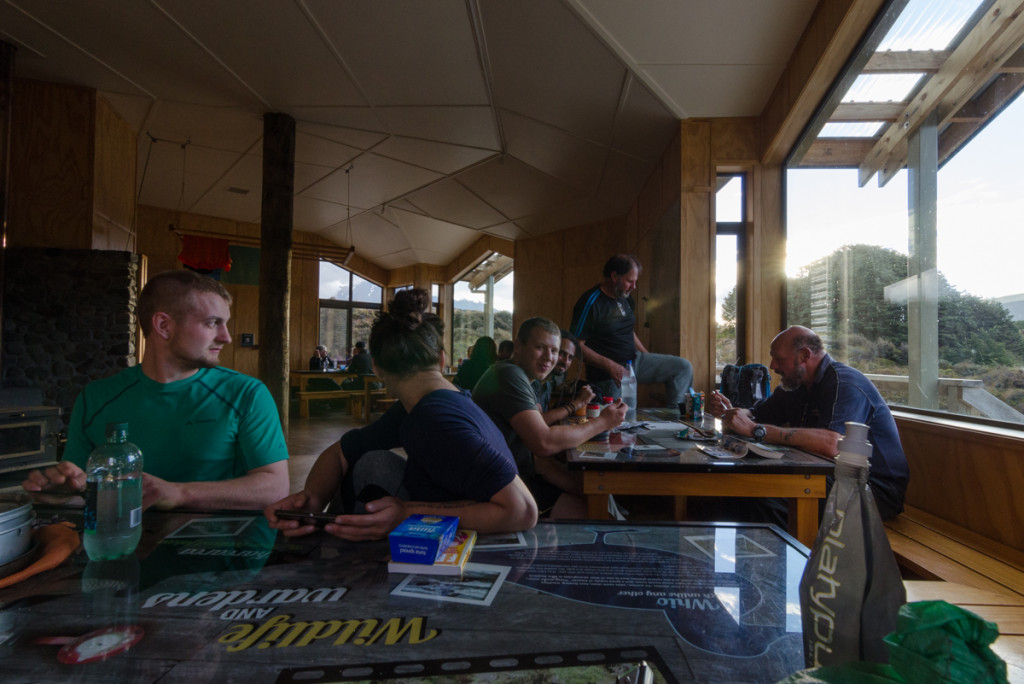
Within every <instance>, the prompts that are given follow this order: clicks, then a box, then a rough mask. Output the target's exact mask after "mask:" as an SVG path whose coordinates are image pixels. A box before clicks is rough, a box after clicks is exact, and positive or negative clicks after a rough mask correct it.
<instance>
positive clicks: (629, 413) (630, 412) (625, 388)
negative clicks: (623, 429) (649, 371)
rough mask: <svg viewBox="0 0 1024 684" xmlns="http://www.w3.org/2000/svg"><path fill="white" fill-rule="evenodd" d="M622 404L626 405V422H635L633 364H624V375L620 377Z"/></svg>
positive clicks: (628, 362) (630, 362)
mask: <svg viewBox="0 0 1024 684" xmlns="http://www.w3.org/2000/svg"><path fill="white" fill-rule="evenodd" d="M622 402H623V403H624V404H625V405H626V422H627V423H632V422H635V421H636V374H635V373H634V372H633V362H632V361H627V362H626V374H625V375H623V376H622Z"/></svg>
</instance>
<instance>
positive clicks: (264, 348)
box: [259, 112, 295, 436]
mask: <svg viewBox="0 0 1024 684" xmlns="http://www.w3.org/2000/svg"><path fill="white" fill-rule="evenodd" d="M294 186H295V119H293V118H292V117H290V116H288V115H287V114H279V113H273V112H271V113H268V114H264V116H263V206H262V213H261V218H260V323H259V345H260V362H259V373H260V379H261V380H262V381H263V382H264V383H265V384H266V386H267V388H268V389H270V394H271V395H272V396H273V397H274V401H276V402H277V408H278V413H279V414H280V416H281V427H282V428H283V429H284V430H285V435H286V436H287V434H288V408H289V407H288V402H289V377H288V370H289V369H288V323H289V319H290V309H289V297H290V292H291V263H292V205H293V200H294V195H295V191H294Z"/></svg>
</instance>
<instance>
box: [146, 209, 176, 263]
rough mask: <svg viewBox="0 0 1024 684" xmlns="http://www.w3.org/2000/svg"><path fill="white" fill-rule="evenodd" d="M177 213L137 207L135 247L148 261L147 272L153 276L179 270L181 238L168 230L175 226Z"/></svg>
mask: <svg viewBox="0 0 1024 684" xmlns="http://www.w3.org/2000/svg"><path fill="white" fill-rule="evenodd" d="M177 223H178V212H176V211H171V210H169V209H158V208H157V207H150V206H146V205H142V204H140V205H139V208H138V218H137V219H136V245H137V248H138V250H139V253H140V254H145V255H146V256H147V257H148V259H149V272H150V273H152V274H153V275H156V274H157V273H162V272H164V271H173V270H177V269H179V268H181V262H180V261H178V254H179V253H180V252H181V238H180V237H178V235H177V234H176V233H175V232H174V231H173V230H171V229H170V228H169V226H171V224H175V225H177Z"/></svg>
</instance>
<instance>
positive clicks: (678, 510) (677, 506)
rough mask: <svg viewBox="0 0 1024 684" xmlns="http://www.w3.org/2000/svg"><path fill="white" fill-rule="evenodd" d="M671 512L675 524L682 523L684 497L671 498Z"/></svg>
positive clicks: (684, 505)
mask: <svg viewBox="0 0 1024 684" xmlns="http://www.w3.org/2000/svg"><path fill="white" fill-rule="evenodd" d="M672 505H673V511H672V514H673V516H674V519H675V521H676V522H682V521H683V520H686V497H685V496H676V497H673V502H672Z"/></svg>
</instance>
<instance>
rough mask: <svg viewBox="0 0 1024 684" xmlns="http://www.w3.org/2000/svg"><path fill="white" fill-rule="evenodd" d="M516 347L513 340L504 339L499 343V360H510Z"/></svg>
mask: <svg viewBox="0 0 1024 684" xmlns="http://www.w3.org/2000/svg"><path fill="white" fill-rule="evenodd" d="M514 348H515V345H514V344H513V342H512V340H502V341H501V343H500V344H499V345H498V361H508V360H509V359H511V358H512V350H513V349H514Z"/></svg>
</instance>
